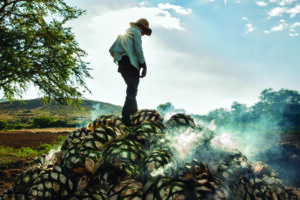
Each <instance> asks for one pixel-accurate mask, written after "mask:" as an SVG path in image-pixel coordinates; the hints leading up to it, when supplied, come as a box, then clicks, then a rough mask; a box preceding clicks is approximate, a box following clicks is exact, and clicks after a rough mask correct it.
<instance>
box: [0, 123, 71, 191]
mask: <svg viewBox="0 0 300 200" xmlns="http://www.w3.org/2000/svg"><path fill="white" fill-rule="evenodd" d="M73 130H74V128H72V129H70V128H60V129H32V130H16V131H0V146H6V147H13V148H20V147H31V148H35V147H37V146H40V145H41V144H45V143H51V142H52V141H53V140H56V139H57V137H58V136H59V135H63V136H67V135H69V133H70V132H72V131H73ZM27 164H28V161H26V160H21V161H18V162H16V163H12V164H11V165H10V166H7V169H0V195H2V194H3V191H4V190H6V189H8V188H10V187H12V186H13V182H14V179H15V178H16V177H17V175H18V174H20V173H21V172H22V171H23V170H24V169H26V167H27Z"/></svg>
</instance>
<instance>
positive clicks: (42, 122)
mask: <svg viewBox="0 0 300 200" xmlns="http://www.w3.org/2000/svg"><path fill="white" fill-rule="evenodd" d="M74 126H75V124H69V120H68V119H63V120H61V119H55V118H54V117H47V116H41V117H35V118H33V120H32V126H31V127H32V128H51V127H74Z"/></svg>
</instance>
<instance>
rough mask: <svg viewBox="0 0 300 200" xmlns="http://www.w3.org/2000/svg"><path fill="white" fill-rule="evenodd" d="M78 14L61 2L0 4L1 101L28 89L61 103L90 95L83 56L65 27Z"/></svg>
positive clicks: (7, 1) (5, 0)
mask: <svg viewBox="0 0 300 200" xmlns="http://www.w3.org/2000/svg"><path fill="white" fill-rule="evenodd" d="M83 13H84V11H82V10H80V9H78V8H74V7H70V6H69V5H67V4H66V3H65V2H64V0H51V1H48V0H34V1H32V0H1V1H0V92H1V93H2V94H1V95H0V97H1V96H2V97H1V98H8V99H9V100H12V99H13V98H15V97H22V95H23V93H24V91H26V89H27V88H28V85H30V84H33V85H34V86H37V88H38V89H39V91H40V93H41V94H43V95H44V96H45V99H48V100H49V99H55V100H57V101H58V102H59V103H61V104H66V103H69V104H70V103H72V102H75V103H77V102H78V101H79V98H80V97H81V96H82V94H83V93H84V92H86V91H88V92H90V91H89V89H88V88H87V86H86V84H85V79H86V78H91V75H90V74H89V70H90V69H89V68H88V67H87V64H88V63H86V62H85V61H83V57H84V56H85V55H86V53H85V52H84V51H83V50H82V49H81V48H80V47H79V46H78V43H77V42H76V41H75V36H74V34H73V33H72V32H71V28H69V27H66V25H65V24H66V22H68V21H70V20H72V19H76V18H77V17H79V16H80V15H82V14H83Z"/></svg>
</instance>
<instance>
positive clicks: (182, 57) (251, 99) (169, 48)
mask: <svg viewBox="0 0 300 200" xmlns="http://www.w3.org/2000/svg"><path fill="white" fill-rule="evenodd" d="M69 2H70V3H71V4H72V5H75V6H78V7H79V8H82V9H86V10H87V13H86V14H85V15H84V16H82V17H80V18H79V19H76V20H74V21H72V22H71V23H69V24H68V25H69V26H71V27H72V28H73V31H74V33H75V35H76V38H77V40H78V42H79V45H80V46H81V47H82V48H83V49H84V50H86V52H87V53H88V56H87V57H86V60H87V61H89V62H90V67H92V68H93V71H92V75H93V77H94V79H92V80H88V81H87V83H88V86H89V87H90V89H91V90H92V92H93V94H92V95H86V97H87V98H89V99H94V100H99V101H104V102H109V103H113V104H117V105H123V102H124V98H125V89H126V88H125V83H124V81H123V80H122V78H121V76H120V74H119V73H117V65H115V64H114V63H113V62H112V58H111V57H110V55H109V53H108V49H109V47H110V45H111V44H112V43H113V42H114V39H115V38H116V37H117V36H118V35H119V34H123V33H124V32H125V30H126V28H128V27H129V22H132V21H136V20H138V19H139V18H141V17H145V18H147V19H148V20H149V22H150V27H151V28H152V29H153V34H152V36H150V37H147V36H144V37H143V49H144V54H145V58H146V62H147V65H148V75H147V77H145V78H144V79H141V82H140V86H139V93H138V97H137V100H138V104H139V108H156V106H158V105H159V104H161V103H165V102H168V101H170V102H172V103H173V104H174V105H175V107H177V108H183V109H185V110H186V111H187V112H188V113H199V114H206V113H207V112H208V111H211V110H213V109H216V108H220V107H224V108H230V106H231V104H232V102H233V101H238V102H240V103H244V104H247V105H248V106H250V105H253V104H254V103H256V102H257V101H258V96H259V94H260V92H261V91H262V90H263V89H266V88H269V87H271V88H273V89H275V90H278V89H281V88H287V89H293V90H300V81H299V74H300V73H299V72H300V68H299V63H300V62H299V61H300V55H299V52H300V45H299V44H300V36H299V33H300V17H299V16H300V1H299V0H264V1H262V0H257V1H255V0H226V1H223V0H194V1H188V0H185V1H182V0H174V1H165V0H153V1H138V0H101V1H97V0H72V1H69Z"/></svg>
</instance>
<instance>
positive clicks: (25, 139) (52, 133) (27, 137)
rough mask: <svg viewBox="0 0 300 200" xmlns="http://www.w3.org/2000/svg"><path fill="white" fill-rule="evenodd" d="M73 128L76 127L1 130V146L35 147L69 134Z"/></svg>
mask: <svg viewBox="0 0 300 200" xmlns="http://www.w3.org/2000/svg"><path fill="white" fill-rule="evenodd" d="M73 130H74V128H73V129H70V128H62V129H28V130H16V131H0V146H7V147H13V148H21V147H31V148H34V147H37V146H40V145H41V144H44V143H51V142H52V141H53V140H56V139H57V137H58V136H59V135H64V136H67V135H68V134H69V133H70V132H71V131H73Z"/></svg>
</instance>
